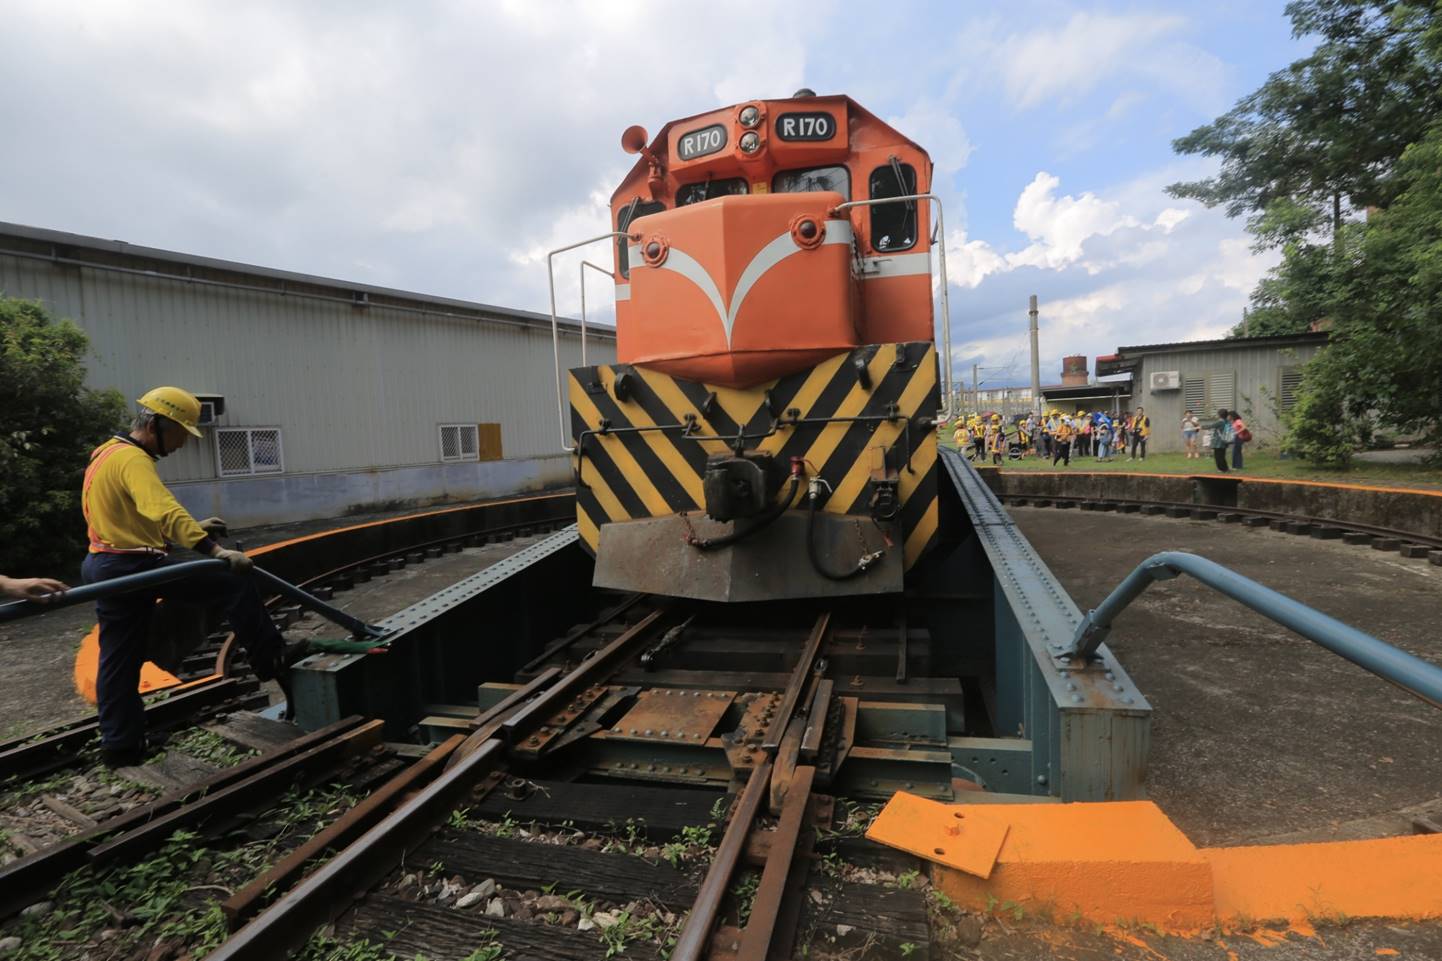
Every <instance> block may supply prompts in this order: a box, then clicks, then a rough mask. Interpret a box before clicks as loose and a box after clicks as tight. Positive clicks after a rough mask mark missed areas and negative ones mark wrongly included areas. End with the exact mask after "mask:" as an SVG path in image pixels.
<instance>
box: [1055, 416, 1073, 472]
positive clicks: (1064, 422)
mask: <svg viewBox="0 0 1442 961" xmlns="http://www.w3.org/2000/svg"><path fill="white" fill-rule="evenodd" d="M1073 433H1074V431H1073V429H1072V424H1071V418H1070V417H1062V418H1061V419H1060V420H1059V421H1058V422H1057V427H1056V435H1055V436H1054V437H1053V438H1052V446H1053V447H1054V448H1055V450H1056V453H1054V454H1053V455H1052V458H1051V466H1053V467H1055V466H1056V462H1057V461H1061V462H1062V465H1063V466H1065V467H1070V466H1071V439H1072V434H1073Z"/></svg>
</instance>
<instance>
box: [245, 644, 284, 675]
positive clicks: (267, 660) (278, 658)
mask: <svg viewBox="0 0 1442 961" xmlns="http://www.w3.org/2000/svg"><path fill="white" fill-rule="evenodd" d="M247 656H248V657H249V658H250V669H251V670H253V671H255V676H256V677H257V678H259V679H260V680H262V681H274V680H277V679H279V678H280V677H281V676H282V675H284V674H286V673H287V672H288V671H289V670H290V665H289V664H287V663H286V657H285V644H284V643H283V642H281V641H277V642H276V643H274V644H268V645H266V646H265V648H264V649H262V650H260V651H257V652H254V653H251V654H248V655H247Z"/></svg>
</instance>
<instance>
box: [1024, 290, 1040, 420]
mask: <svg viewBox="0 0 1442 961" xmlns="http://www.w3.org/2000/svg"><path fill="white" fill-rule="evenodd" d="M1027 316H1028V317H1029V318H1030V319H1031V324H1030V327H1031V406H1032V409H1033V410H1035V411H1036V412H1037V413H1038V414H1040V413H1041V350H1040V346H1039V344H1038V342H1037V331H1036V294H1032V295H1031V307H1030V309H1029V310H1028V311H1027Z"/></svg>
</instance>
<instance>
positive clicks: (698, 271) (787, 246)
mask: <svg viewBox="0 0 1442 961" xmlns="http://www.w3.org/2000/svg"><path fill="white" fill-rule="evenodd" d="M851 240H852V230H851V221H849V220H828V221H826V236H825V238H823V239H822V241H821V243H822V246H826V245H828V244H846V245H847V246H850V245H851ZM628 252H629V254H630V258H631V259H630V262H631V263H632V264H633V265H635V267H648V268H650V269H652V270H669V271H671V272H673V273H676V274H680V275H681V276H682V277H685V278H686V279H687V280H689V281H691V283H693V284H695V285H696V286H697V288H699V289H700V291H701V293H703V294H705V295H706V299H707V300H709V301H711V306H712V307H713V308H715V310H716V316H717V318H718V319H719V320H720V321H721V326H722V328H723V329H724V330H725V331H726V346H728V347H729V346H731V328H732V327H733V326H734V325H735V323H736V316H737V315H738V314H739V313H741V305H742V304H743V303H744V302H745V301H746V295H747V294H748V293H750V292H751V288H752V287H755V286H756V282H757V281H759V280H760V279H761V278H762V277H764V276H765V275H766V271H768V270H770V269H771V268H772V267H775V266H776V265H777V264H779V263H781V261H783V260H785V259H786V258H787V257H790V256H791V255H793V254H799V253H802V248H800V247H798V246H796V241H795V240H794V239H792V237H791V231H789V230H788V231H786V232H785V233H783V234H781V235H780V236H778V237H776V238H775V239H774V240H772V241H771V242H769V243H768V244H767V245H766V246H765V247H762V248H761V249H760V250H758V251H757V252H756V256H754V257H752V258H751V262H750V263H748V264H747V265H746V269H745V270H743V271H741V279H740V280H738V281H737V282H736V290H735V291H734V292H733V293H732V295H731V303H730V305H729V307H728V306H727V305H726V303H725V302H724V301H723V299H722V297H721V291H720V289H719V288H718V287H717V286H716V281H715V280H714V279H713V278H712V276H711V275H710V274H709V273H707V271H706V268H705V267H703V266H701V264H700V262H699V261H697V260H696V258H694V257H692V256H691V255H690V254H688V253H686V252H685V251H683V250H679V249H677V248H675V247H672V248H671V249H670V250H669V251H668V252H667V253H666V260H665V261H664V262H663V263H662V264H661V265H660V266H659V267H651V265H650V264H647V263H646V261H645V258H643V257H642V256H641V248H640V247H630V248H629V249H628ZM635 267H633V268H632V269H635Z"/></svg>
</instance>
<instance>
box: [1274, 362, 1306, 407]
mask: <svg viewBox="0 0 1442 961" xmlns="http://www.w3.org/2000/svg"><path fill="white" fill-rule="evenodd" d="M1277 380H1278V384H1277V386H1278V388H1279V389H1278V391H1277V402H1278V406H1279V407H1280V408H1281V409H1282V410H1284V411H1287V410H1291V409H1292V405H1294V404H1296V403H1297V389H1298V388H1300V387H1301V386H1302V368H1300V367H1283V368H1280V369H1279V370H1278V371H1277Z"/></svg>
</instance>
